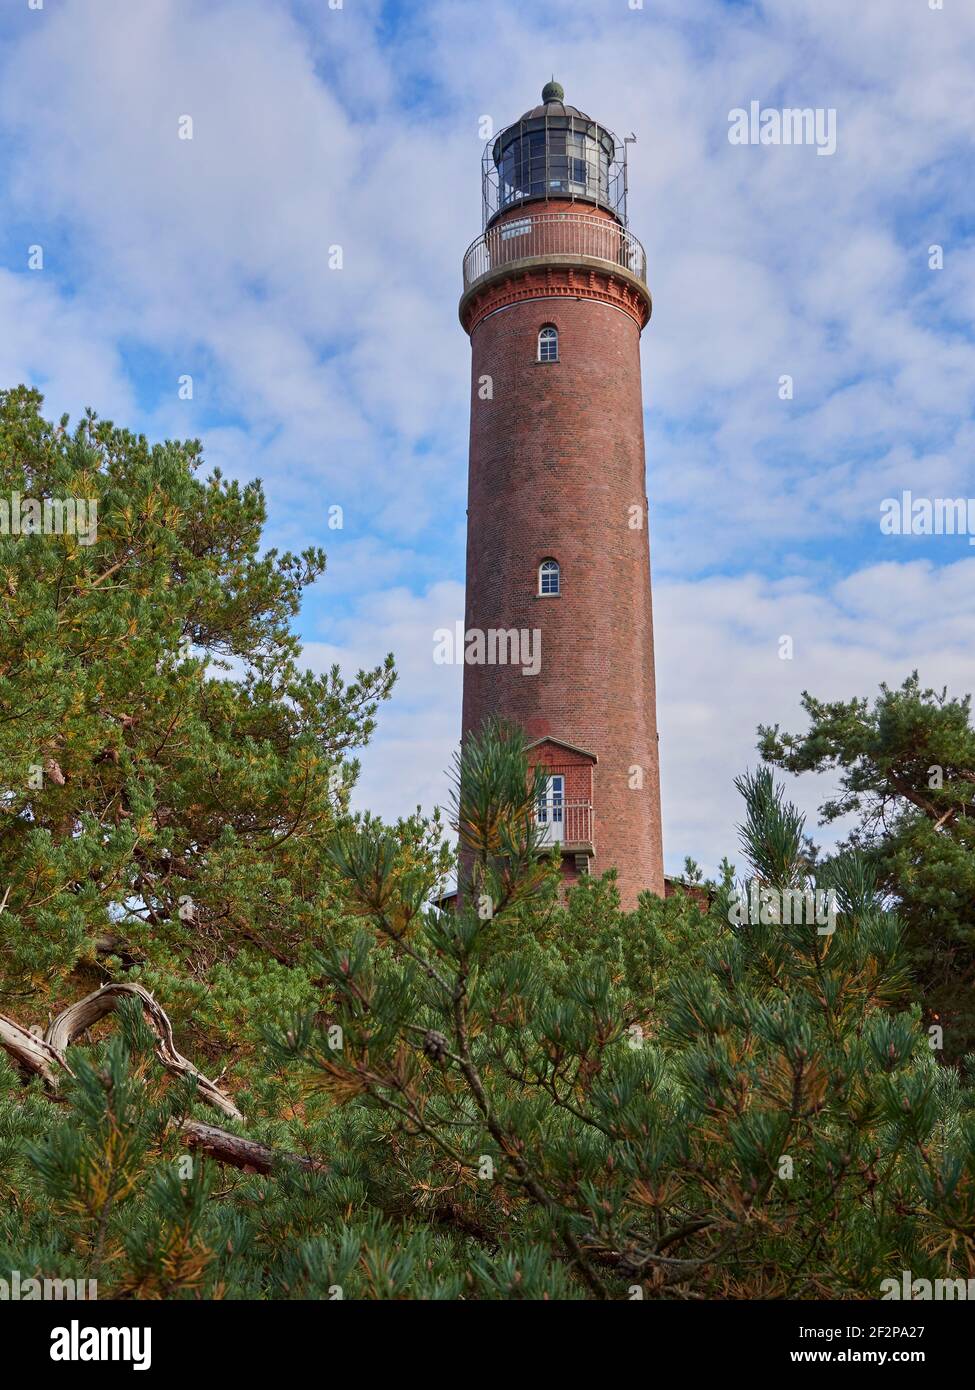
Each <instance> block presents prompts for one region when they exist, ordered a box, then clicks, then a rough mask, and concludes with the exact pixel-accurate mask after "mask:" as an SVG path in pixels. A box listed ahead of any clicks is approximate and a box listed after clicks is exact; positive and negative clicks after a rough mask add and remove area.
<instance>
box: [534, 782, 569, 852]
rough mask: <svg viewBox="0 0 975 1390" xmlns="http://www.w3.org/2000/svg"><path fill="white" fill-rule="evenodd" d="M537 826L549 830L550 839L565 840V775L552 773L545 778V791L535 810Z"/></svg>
mask: <svg viewBox="0 0 975 1390" xmlns="http://www.w3.org/2000/svg"><path fill="white" fill-rule="evenodd" d="M535 819H536V820H537V822H538V824H539V825H544V826H546V827H547V828H549V829H550V830H551V839H553V840H564V839H565V774H564V773H561V772H556V773H553V774H552V776H551V777H546V778H545V790H544V792H543V793H542V795H541V797H539V800H538V805H537V806H536V808H535Z"/></svg>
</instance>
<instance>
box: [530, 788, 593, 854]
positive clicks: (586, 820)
mask: <svg viewBox="0 0 975 1390" xmlns="http://www.w3.org/2000/svg"><path fill="white" fill-rule="evenodd" d="M535 818H536V820H537V822H538V829H539V831H540V833H541V843H542V845H543V847H544V848H546V849H547V848H548V847H549V846H551V845H554V844H558V845H560V846H561V848H562V850H563V851H564V853H566V854H588V855H593V854H595V852H596V851H595V847H594V842H593V838H592V802H591V801H564V800H563V799H562V798H561V797H559V796H544V797H542V798H541V799H540V801H539V802H538V810H537V812H536V817H535Z"/></svg>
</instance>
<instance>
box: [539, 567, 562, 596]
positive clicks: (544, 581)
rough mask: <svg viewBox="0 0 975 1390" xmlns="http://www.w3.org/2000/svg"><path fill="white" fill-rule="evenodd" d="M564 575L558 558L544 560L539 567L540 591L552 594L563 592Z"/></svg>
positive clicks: (543, 593)
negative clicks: (560, 570)
mask: <svg viewBox="0 0 975 1390" xmlns="http://www.w3.org/2000/svg"><path fill="white" fill-rule="evenodd" d="M561 587H562V576H561V573H560V572H559V562H558V560H543V561H542V563H541V564H540V565H539V567H538V592H539V593H540V594H542V595H543V596H546V595H547V596H551V595H552V594H558V593H560V592H561Z"/></svg>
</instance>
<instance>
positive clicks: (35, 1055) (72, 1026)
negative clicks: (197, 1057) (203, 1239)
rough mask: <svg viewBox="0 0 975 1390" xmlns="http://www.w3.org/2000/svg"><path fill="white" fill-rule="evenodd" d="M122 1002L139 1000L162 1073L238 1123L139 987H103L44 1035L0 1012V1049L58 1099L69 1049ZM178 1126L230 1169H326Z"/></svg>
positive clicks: (193, 1124)
mask: <svg viewBox="0 0 975 1390" xmlns="http://www.w3.org/2000/svg"><path fill="white" fill-rule="evenodd" d="M125 998H134V999H138V1000H139V1002H140V1003H141V1005H142V1013H143V1017H144V1018H145V1021H146V1023H147V1024H148V1026H149V1028H150V1029H151V1030H152V1032H153V1034H154V1035H155V1038H156V1056H157V1057H158V1058H159V1060H160V1062H161V1063H162V1065H163V1066H164V1067H165V1069H166V1070H167V1071H168V1072H172V1073H174V1074H175V1075H177V1076H192V1077H193V1078H194V1080H195V1081H196V1084H197V1088H198V1090H199V1094H200V1098H201V1099H202V1100H205V1101H206V1102H207V1104H208V1105H212V1106H213V1107H214V1108H215V1109H217V1110H220V1111H222V1112H223V1114H224V1115H227V1116H229V1118H231V1119H233V1120H243V1118H244V1117H243V1115H242V1114H241V1113H240V1111H239V1110H238V1109H237V1107H236V1105H235V1104H234V1103H233V1101H232V1100H231V1099H230V1097H229V1096H226V1095H224V1093H223V1091H221V1090H220V1087H219V1086H217V1084H216V1082H214V1081H211V1080H210V1079H209V1078H208V1077H206V1076H204V1075H203V1073H202V1072H201V1071H199V1070H198V1069H197V1068H196V1067H195V1066H194V1065H193V1063H192V1062H190V1061H188V1060H187V1058H185V1057H184V1056H183V1055H182V1053H181V1052H179V1051H178V1050H177V1048H176V1044H175V1043H174V1041H173V1028H172V1024H171V1023H170V1021H169V1018H168V1016H167V1014H166V1012H165V1010H164V1009H163V1008H161V1006H160V1005H159V1004H157V1003H156V1001H155V999H153V997H152V995H151V994H150V993H149V991H148V990H146V989H143V987H142V986H141V985H136V984H110V985H103V986H102V988H101V989H96V990H94V991H93V993H91V994H88V995H86V996H85V997H84V999H79V1000H78V1002H77V1003H75V1004H71V1005H69V1006H68V1008H66V1009H64V1010H63V1012H61V1013H60V1014H58V1016H57V1018H55V1019H54V1021H53V1022H52V1023H51V1024H50V1025H49V1026H48V1029H47V1032H46V1033H45V1034H44V1036H43V1037H41V1036H40V1030H38V1031H37V1032H36V1033H35V1032H31V1031H30V1030H29V1029H27V1028H23V1027H21V1025H20V1024H19V1023H15V1022H14V1020H13V1019H12V1018H8V1017H7V1016H6V1014H0V1047H2V1048H3V1050H4V1051H5V1052H7V1053H8V1054H9V1055H10V1057H12V1058H13V1060H14V1062H15V1063H16V1064H17V1066H18V1067H19V1068H20V1069H21V1071H22V1072H24V1073H26V1074H27V1075H28V1076H39V1077H40V1078H41V1080H42V1081H43V1082H44V1085H45V1087H46V1089H47V1091H48V1094H49V1095H50V1097H51V1099H52V1100H58V1099H60V1097H59V1083H60V1080H61V1073H62V1072H67V1073H68V1075H69V1076H70V1075H73V1073H72V1071H71V1066H70V1063H69V1062H68V1058H67V1051H68V1048H69V1047H70V1045H71V1044H72V1043H73V1042H74V1040H75V1039H76V1038H77V1037H79V1036H80V1035H81V1034H82V1033H83V1032H84V1031H85V1029H86V1028H90V1027H91V1025H92V1024H93V1023H96V1022H97V1021H98V1020H99V1019H100V1018H104V1017H105V1015H106V1014H109V1013H112V1012H113V1010H115V1009H116V1008H117V1007H118V1004H119V1001H120V1000H121V999H125ZM180 1128H181V1130H182V1133H183V1134H184V1136H185V1138H186V1142H187V1144H188V1145H189V1146H190V1147H191V1148H197V1149H199V1150H200V1151H201V1153H205V1154H207V1155H208V1156H209V1157H210V1158H214V1159H216V1160H218V1161H219V1162H220V1163H227V1164H229V1165H230V1166H231V1167H233V1168H242V1169H245V1170H248V1171H252V1172H257V1173H270V1172H271V1171H272V1170H273V1168H274V1166H275V1164H276V1163H282V1162H283V1163H294V1164H297V1165H299V1166H300V1167H303V1168H307V1169H309V1170H313V1171H316V1172H322V1171H325V1165H324V1164H322V1163H321V1162H319V1161H318V1160H317V1159H313V1158H307V1157H303V1156H302V1155H301V1154H292V1153H285V1152H283V1151H281V1150H277V1149H272V1148H269V1147H268V1146H267V1145H266V1144H260V1143H258V1142H257V1141H256V1140H253V1139H245V1138H242V1137H241V1136H240V1135H239V1134H231V1133H230V1131H229V1130H226V1129H218V1128H217V1127H216V1126H215V1125H208V1124H203V1123H202V1122H201V1121H199V1120H184V1121H183V1123H182V1125H181V1126H180Z"/></svg>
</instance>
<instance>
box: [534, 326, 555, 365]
mask: <svg viewBox="0 0 975 1390" xmlns="http://www.w3.org/2000/svg"><path fill="white" fill-rule="evenodd" d="M538 360H539V362H557V361H558V360H559V330H558V329H557V328H552V327H551V325H549V327H548V328H543V329H542V331H541V333H539V335H538Z"/></svg>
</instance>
